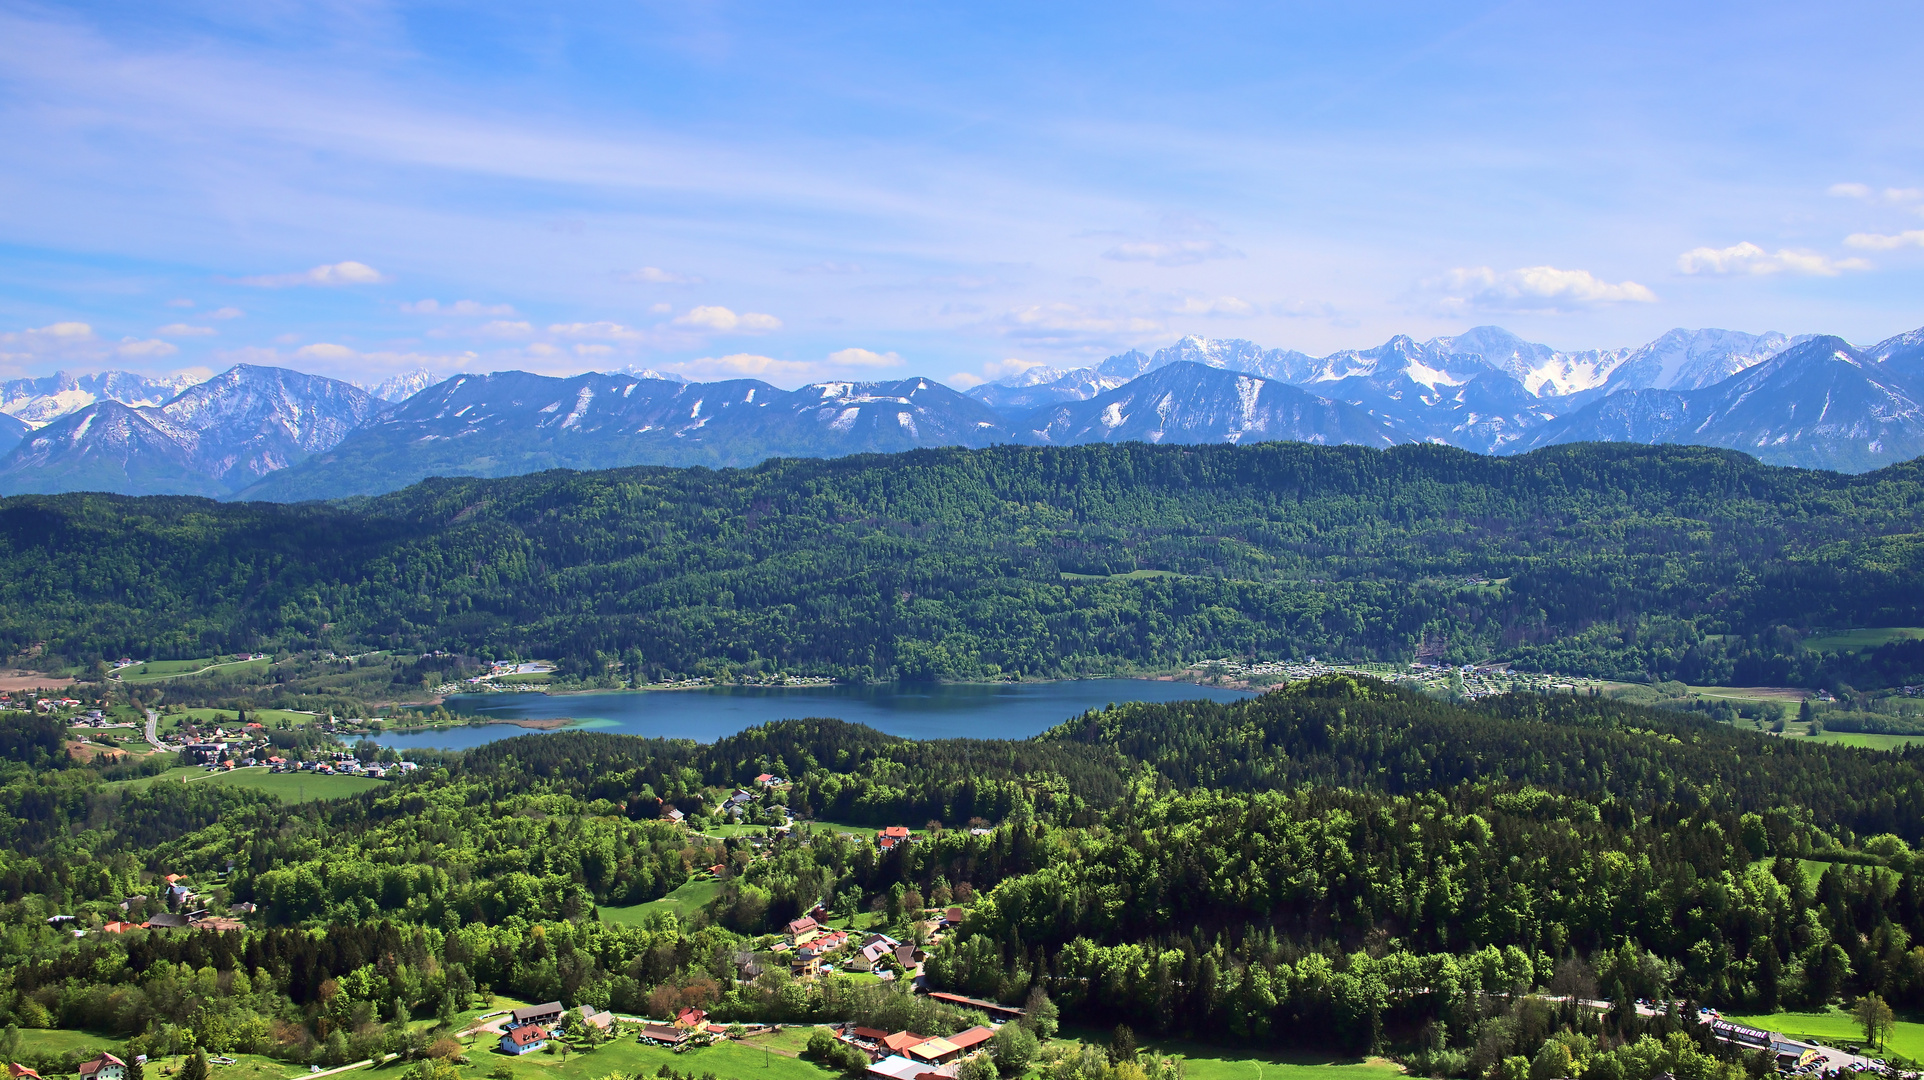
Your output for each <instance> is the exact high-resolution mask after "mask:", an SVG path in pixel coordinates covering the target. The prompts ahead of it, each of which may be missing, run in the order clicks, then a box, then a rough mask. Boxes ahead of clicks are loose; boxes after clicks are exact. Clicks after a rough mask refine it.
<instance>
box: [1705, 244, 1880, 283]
mask: <svg viewBox="0 0 1924 1080" xmlns="http://www.w3.org/2000/svg"><path fill="white" fill-rule="evenodd" d="M1870 268H1871V264H1870V263H1867V262H1865V261H1864V260H1862V259H1832V258H1830V257H1829V256H1826V255H1819V254H1817V253H1816V252H1814V251H1793V250H1791V249H1789V248H1781V249H1779V250H1777V251H1774V252H1772V251H1765V250H1764V249H1763V248H1761V247H1758V246H1757V245H1756V244H1753V243H1751V242H1749V241H1748V240H1746V241H1744V242H1743V243H1741V244H1733V245H1732V246H1730V247H1727V248H1712V247H1700V248H1691V249H1690V250H1689V251H1686V252H1684V253H1683V254H1682V255H1679V256H1677V269H1678V270H1681V271H1682V272H1684V273H1686V274H1758V275H1761V274H1779V273H1790V274H1808V275H1811V276H1813V277H1836V276H1837V275H1839V274H1841V273H1843V272H1844V271H1846V270H1869V269H1870Z"/></svg>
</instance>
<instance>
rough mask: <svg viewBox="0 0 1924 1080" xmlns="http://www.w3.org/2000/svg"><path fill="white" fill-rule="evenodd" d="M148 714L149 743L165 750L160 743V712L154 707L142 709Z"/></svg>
mask: <svg viewBox="0 0 1924 1080" xmlns="http://www.w3.org/2000/svg"><path fill="white" fill-rule="evenodd" d="M141 711H142V712H144V713H146V714H147V745H148V746H151V747H153V748H154V749H156V750H165V749H167V748H166V747H165V746H162V745H161V744H160V714H159V713H157V712H155V711H154V710H152V709H142V710H141Z"/></svg>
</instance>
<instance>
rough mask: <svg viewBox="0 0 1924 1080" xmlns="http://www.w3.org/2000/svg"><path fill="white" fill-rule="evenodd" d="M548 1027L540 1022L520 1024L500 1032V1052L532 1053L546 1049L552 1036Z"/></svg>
mask: <svg viewBox="0 0 1924 1080" xmlns="http://www.w3.org/2000/svg"><path fill="white" fill-rule="evenodd" d="M552 1037H553V1036H551V1035H550V1034H549V1033H548V1029H547V1028H544V1027H542V1026H541V1025H540V1024H522V1025H521V1026H520V1027H516V1028H509V1029H508V1030H507V1031H505V1032H502V1033H501V1052H502V1053H504V1054H517V1055H519V1054H532V1053H534V1052H535V1051H536V1050H543V1049H546V1048H547V1046H548V1040H549V1039H550V1038H552Z"/></svg>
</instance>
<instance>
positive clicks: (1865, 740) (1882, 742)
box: [1809, 731, 1924, 750]
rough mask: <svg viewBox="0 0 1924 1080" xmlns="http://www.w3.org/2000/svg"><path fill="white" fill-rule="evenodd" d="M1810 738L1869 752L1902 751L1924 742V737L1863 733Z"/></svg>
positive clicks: (1830, 734) (1845, 733)
mask: <svg viewBox="0 0 1924 1080" xmlns="http://www.w3.org/2000/svg"><path fill="white" fill-rule="evenodd" d="M1809 738H1811V739H1812V740H1814V741H1816V742H1820V743H1825V742H1827V743H1836V744H1838V745H1840V746H1856V747H1862V748H1864V749H1867V750H1902V749H1903V748H1904V747H1906V746H1909V745H1911V744H1912V743H1914V742H1921V741H1924V735H1875V734H1871V733H1869V732H1863V731H1826V732H1824V733H1822V734H1820V735H1812V736H1809Z"/></svg>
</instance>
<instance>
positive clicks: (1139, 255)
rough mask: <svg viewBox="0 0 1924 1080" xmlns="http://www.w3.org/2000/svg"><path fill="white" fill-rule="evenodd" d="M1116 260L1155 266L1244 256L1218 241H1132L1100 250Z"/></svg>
mask: <svg viewBox="0 0 1924 1080" xmlns="http://www.w3.org/2000/svg"><path fill="white" fill-rule="evenodd" d="M1102 257H1103V258H1105V259H1111V260H1114V261H1116V262H1152V263H1155V264H1156V265H1157V266H1190V265H1192V264H1195V263H1199V262H1207V261H1208V260H1210V259H1240V258H1243V257H1244V255H1243V253H1242V252H1240V251H1237V250H1236V249H1235V248H1233V247H1230V246H1229V245H1228V244H1225V243H1223V242H1222V241H1221V240H1169V241H1161V240H1132V241H1128V242H1126V243H1121V244H1117V245H1116V246H1115V247H1112V248H1110V249H1109V250H1108V251H1105V252H1103V253H1102Z"/></svg>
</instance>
